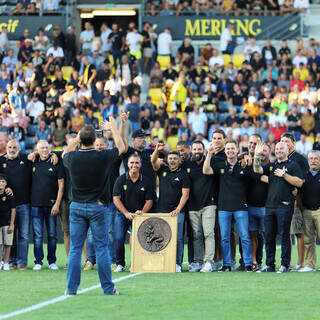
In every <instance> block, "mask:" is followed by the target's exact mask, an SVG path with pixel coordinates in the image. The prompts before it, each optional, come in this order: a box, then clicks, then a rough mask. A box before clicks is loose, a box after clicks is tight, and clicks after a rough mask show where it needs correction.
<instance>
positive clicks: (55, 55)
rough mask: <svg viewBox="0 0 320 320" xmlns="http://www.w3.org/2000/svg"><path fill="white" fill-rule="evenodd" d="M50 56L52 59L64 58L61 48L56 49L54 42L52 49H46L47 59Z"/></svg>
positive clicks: (56, 44)
mask: <svg viewBox="0 0 320 320" xmlns="http://www.w3.org/2000/svg"><path fill="white" fill-rule="evenodd" d="M50 55H52V57H53V58H54V59H56V58H58V59H63V58H64V52H63V49H62V48H61V47H58V43H57V42H54V44H53V47H50V48H49V49H48V51H47V54H46V56H47V57H49V56H50Z"/></svg>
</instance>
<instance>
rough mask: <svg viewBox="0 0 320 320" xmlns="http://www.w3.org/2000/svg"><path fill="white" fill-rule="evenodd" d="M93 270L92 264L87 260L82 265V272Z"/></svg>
mask: <svg viewBox="0 0 320 320" xmlns="http://www.w3.org/2000/svg"><path fill="white" fill-rule="evenodd" d="M92 269H93V264H92V263H91V262H90V261H89V260H87V261H86V263H85V264H84V267H83V270H84V271H89V270H92Z"/></svg>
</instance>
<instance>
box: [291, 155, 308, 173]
mask: <svg viewBox="0 0 320 320" xmlns="http://www.w3.org/2000/svg"><path fill="white" fill-rule="evenodd" d="M288 159H289V160H291V161H294V162H296V163H297V165H298V166H299V167H300V170H301V172H302V174H303V176H302V177H303V179H304V175H305V174H306V173H307V172H308V170H309V163H308V160H307V159H306V158H305V157H304V156H303V155H302V154H300V153H299V152H297V151H293V152H291V153H290V154H289V155H288Z"/></svg>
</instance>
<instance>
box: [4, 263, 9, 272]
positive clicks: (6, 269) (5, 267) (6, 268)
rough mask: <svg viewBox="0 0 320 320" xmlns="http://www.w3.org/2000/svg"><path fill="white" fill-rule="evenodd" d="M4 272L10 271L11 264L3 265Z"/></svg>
mask: <svg viewBox="0 0 320 320" xmlns="http://www.w3.org/2000/svg"><path fill="white" fill-rule="evenodd" d="M3 270H4V271H10V265H9V263H4V264H3Z"/></svg>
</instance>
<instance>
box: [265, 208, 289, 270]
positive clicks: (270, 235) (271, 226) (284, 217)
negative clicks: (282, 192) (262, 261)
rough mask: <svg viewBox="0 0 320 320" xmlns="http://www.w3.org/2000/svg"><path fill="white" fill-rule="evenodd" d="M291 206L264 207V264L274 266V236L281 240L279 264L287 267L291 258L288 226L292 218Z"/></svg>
mask: <svg viewBox="0 0 320 320" xmlns="http://www.w3.org/2000/svg"><path fill="white" fill-rule="evenodd" d="M292 214H293V211H292V207H291V206H288V207H280V208H266V215H265V217H264V224H265V243H266V256H267V257H266V265H267V266H269V267H271V268H275V262H276V238H277V234H279V236H280V241H281V265H282V266H285V267H287V268H289V266H290V259H291V243H290V226H291V220H292Z"/></svg>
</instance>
